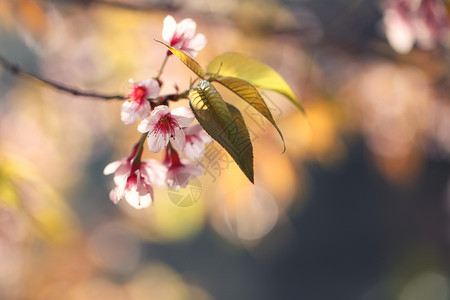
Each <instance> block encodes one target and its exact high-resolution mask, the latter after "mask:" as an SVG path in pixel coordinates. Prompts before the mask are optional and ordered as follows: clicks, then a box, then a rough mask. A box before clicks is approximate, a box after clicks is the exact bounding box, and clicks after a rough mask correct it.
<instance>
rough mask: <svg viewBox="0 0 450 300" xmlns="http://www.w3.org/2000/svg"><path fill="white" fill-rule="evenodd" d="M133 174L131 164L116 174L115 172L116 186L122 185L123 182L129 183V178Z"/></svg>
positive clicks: (119, 169) (125, 165)
mask: <svg viewBox="0 0 450 300" xmlns="http://www.w3.org/2000/svg"><path fill="white" fill-rule="evenodd" d="M130 172H131V164H130V163H129V162H127V163H125V164H123V165H121V166H120V167H119V168H118V169H117V170H116V171H115V172H114V182H115V183H116V185H119V184H121V183H122V182H123V181H125V183H126V181H127V178H128V176H129V175H130Z"/></svg>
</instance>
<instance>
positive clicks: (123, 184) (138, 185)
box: [103, 158, 167, 209]
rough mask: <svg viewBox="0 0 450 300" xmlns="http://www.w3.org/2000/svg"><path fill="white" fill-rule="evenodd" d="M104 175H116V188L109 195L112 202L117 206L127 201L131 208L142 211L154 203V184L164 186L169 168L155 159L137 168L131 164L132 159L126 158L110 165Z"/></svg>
mask: <svg viewBox="0 0 450 300" xmlns="http://www.w3.org/2000/svg"><path fill="white" fill-rule="evenodd" d="M103 173H104V174H105V175H109V174H112V173H114V182H115V184H116V187H115V188H114V189H113V190H112V191H111V192H110V194H109V197H110V199H111V201H112V202H114V203H115V204H117V203H118V202H119V201H120V200H121V199H125V201H127V202H128V203H129V204H130V205H131V206H133V207H135V208H138V209H140V208H145V207H148V206H149V205H150V204H151V203H152V202H153V187H152V183H154V184H156V185H162V184H164V182H165V174H166V173H167V167H166V166H165V165H163V164H161V163H160V162H158V161H156V160H153V159H151V160H147V161H145V162H140V163H139V164H138V167H136V166H133V164H132V163H131V158H124V159H122V160H119V161H115V162H112V163H110V164H108V165H107V166H106V167H105V169H104V171H103Z"/></svg>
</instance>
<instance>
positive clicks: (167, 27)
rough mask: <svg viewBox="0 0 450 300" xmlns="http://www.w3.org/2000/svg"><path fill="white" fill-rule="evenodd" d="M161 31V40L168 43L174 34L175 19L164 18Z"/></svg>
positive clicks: (170, 17)
mask: <svg viewBox="0 0 450 300" xmlns="http://www.w3.org/2000/svg"><path fill="white" fill-rule="evenodd" d="M163 24H164V25H163V30H162V38H163V40H164V41H166V42H168V43H170V40H171V39H172V37H173V35H174V34H175V30H176V28H177V22H175V19H174V18H173V17H172V16H170V15H169V16H167V17H165V18H164V23H163Z"/></svg>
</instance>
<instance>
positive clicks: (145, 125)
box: [137, 118, 154, 133]
mask: <svg viewBox="0 0 450 300" xmlns="http://www.w3.org/2000/svg"><path fill="white" fill-rule="evenodd" d="M153 125H154V123H153V122H152V121H151V119H150V118H145V119H144V120H142V121H141V123H139V125H138V128H137V130H138V131H139V132H142V133H146V132H149V131H151V130H152V129H153Z"/></svg>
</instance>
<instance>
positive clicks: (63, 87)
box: [0, 55, 125, 100]
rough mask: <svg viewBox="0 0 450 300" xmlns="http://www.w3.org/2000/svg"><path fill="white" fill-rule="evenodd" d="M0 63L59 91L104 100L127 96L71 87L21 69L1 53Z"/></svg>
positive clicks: (20, 74) (13, 72) (16, 72)
mask: <svg viewBox="0 0 450 300" xmlns="http://www.w3.org/2000/svg"><path fill="white" fill-rule="evenodd" d="M0 65H2V66H3V68H4V69H5V70H8V71H9V72H11V73H12V74H14V75H16V76H20V77H23V78H25V79H28V80H34V81H37V82H39V83H42V84H44V85H45V86H48V87H51V88H53V89H56V90H59V91H62V92H65V93H69V94H72V95H74V96H81V97H90V98H97V99H102V100H113V99H118V100H124V99H125V96H122V95H104V94H99V93H97V92H92V91H82V90H79V89H76V88H73V87H69V86H67V85H65V84H62V83H59V82H56V81H53V80H49V79H45V78H41V77H39V76H37V75H34V74H31V73H29V72H26V71H23V70H22V69H20V67H19V66H18V65H15V64H13V63H11V62H9V61H8V60H6V59H5V58H4V57H2V56H1V55H0Z"/></svg>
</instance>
